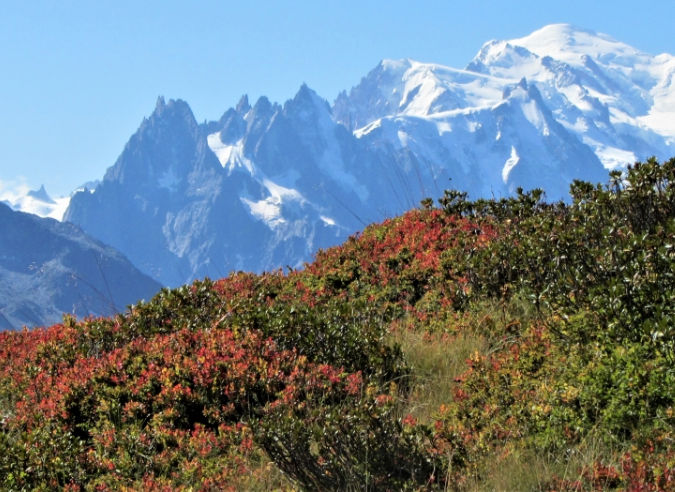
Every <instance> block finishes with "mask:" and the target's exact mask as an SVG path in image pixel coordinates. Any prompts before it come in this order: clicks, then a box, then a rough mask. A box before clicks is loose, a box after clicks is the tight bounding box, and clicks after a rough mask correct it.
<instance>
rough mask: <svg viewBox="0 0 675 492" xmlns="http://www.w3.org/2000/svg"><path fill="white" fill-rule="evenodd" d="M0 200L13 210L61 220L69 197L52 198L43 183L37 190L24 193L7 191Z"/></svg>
mask: <svg viewBox="0 0 675 492" xmlns="http://www.w3.org/2000/svg"><path fill="white" fill-rule="evenodd" d="M0 202H2V203H4V204H5V205H7V206H8V207H10V208H12V209H13V210H19V211H21V212H26V213H29V214H33V215H37V216H39V217H49V218H51V219H56V220H63V214H64V213H65V211H66V209H67V208H68V204H69V203H70V197H62V198H56V199H53V198H52V197H50V196H49V195H48V194H47V190H45V187H44V185H42V186H41V187H40V189H38V190H29V191H27V192H25V193H7V194H6V195H4V196H2V197H0Z"/></svg>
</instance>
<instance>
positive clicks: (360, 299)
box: [0, 160, 675, 491]
mask: <svg viewBox="0 0 675 492" xmlns="http://www.w3.org/2000/svg"><path fill="white" fill-rule="evenodd" d="M542 198H543V197H542V194H541V193H540V192H539V191H537V190H535V191H532V192H530V193H522V192H520V193H518V195H517V196H515V197H514V198H510V199H504V200H499V201H495V200H490V201H488V200H481V201H476V202H469V201H467V200H466V196H465V195H463V194H462V193H459V192H454V191H449V192H446V193H445V196H444V197H443V198H441V199H440V200H439V206H438V207H435V206H434V205H433V203H432V201H431V200H426V201H425V202H423V208H421V209H420V210H414V211H411V212H409V213H407V214H405V215H404V216H402V217H399V218H396V219H392V220H388V221H385V222H384V223H383V224H380V225H375V226H370V227H368V228H367V229H366V230H365V231H364V232H363V233H362V234H360V235H357V236H355V237H353V238H351V239H350V240H349V241H347V242H346V243H345V244H344V245H342V246H340V247H336V248H331V249H329V250H327V251H321V252H319V253H318V255H317V257H316V260H315V261H314V262H313V263H312V264H309V265H307V266H306V268H305V269H303V270H302V271H292V272H289V273H288V274H285V275H284V274H282V273H281V272H276V273H270V274H264V275H259V276H258V275H252V274H244V273H237V274H233V275H231V276H229V277H228V278H226V279H222V280H219V281H217V282H211V281H209V280H208V279H207V280H205V281H203V282H196V283H194V284H193V285H191V286H185V287H183V288H180V289H175V290H164V291H162V292H161V293H160V294H158V295H157V296H156V297H155V298H154V299H153V300H152V301H150V302H149V303H146V304H139V305H137V306H134V307H133V308H131V309H130V311H129V312H128V313H126V314H124V315H119V316H117V317H115V318H109V319H107V318H105V319H86V320H84V321H79V322H78V321H76V320H75V319H73V318H69V317H66V318H65V319H64V322H63V324H61V325H57V326H53V327H51V328H48V329H43V330H34V331H24V332H21V333H14V332H4V333H1V334H0V487H1V488H2V489H3V490H53V489H55V488H65V489H67V490H156V491H160V490H161V491H163V490H260V491H262V490H269V491H271V490H298V489H301V490H336V491H338V490H339V491H342V490H364V491H386V490H392V491H397V490H458V491H469V490H471V491H474V490H475V491H480V490H533V491H572V490H574V491H577V490H579V491H580V490H629V491H656V490H675V470H674V469H675V453H674V452H673V451H671V448H672V447H673V442H672V441H673V438H675V427H674V425H675V415H674V413H673V405H674V399H675V365H674V360H673V359H674V358H675V329H674V328H675V325H674V323H673V321H674V320H673V316H674V315H675V268H674V267H675V160H671V161H669V162H667V163H664V164H662V165H661V164H658V163H657V162H656V161H654V160H652V161H649V162H647V163H644V164H638V165H636V166H634V167H633V168H631V169H629V170H628V172H627V174H625V175H621V174H620V173H613V174H612V175H611V181H610V182H609V184H608V185H607V186H600V185H591V184H588V183H582V182H577V183H575V184H574V185H573V186H572V188H571V201H570V202H569V203H567V204H565V203H554V204H547V203H545V202H544V201H543V200H542Z"/></svg>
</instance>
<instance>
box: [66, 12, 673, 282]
mask: <svg viewBox="0 0 675 492" xmlns="http://www.w3.org/2000/svg"><path fill="white" fill-rule="evenodd" d="M674 70H675V61H673V57H671V56H670V55H659V56H656V57H654V56H651V55H647V54H644V53H641V52H639V51H637V50H635V49H633V48H631V47H629V46H627V45H625V44H622V43H620V42H618V41H615V40H613V39H611V38H609V37H607V36H604V35H601V34H595V33H593V32H591V31H586V30H582V29H577V28H574V27H572V26H568V25H553V26H548V27H546V28H544V29H542V30H540V31H537V32H535V33H533V34H532V35H530V36H528V37H525V38H522V39H517V40H512V41H492V42H489V43H487V44H486V45H484V46H483V48H482V49H481V50H480V51H479V53H478V55H477V56H476V58H475V59H474V60H473V61H471V62H470V63H469V65H468V66H467V67H466V68H465V69H463V70H460V69H454V68H449V67H443V66H440V65H435V64H430V63H420V62H416V61H413V60H401V61H391V60H385V61H383V62H382V63H380V64H379V65H378V66H377V67H376V68H375V69H374V70H372V71H371V72H370V73H369V74H368V75H367V76H366V77H364V78H363V79H362V80H361V82H360V83H359V84H358V85H357V86H356V87H354V88H352V89H351V90H350V91H349V93H347V92H343V93H341V94H340V95H339V96H338V97H337V99H336V101H335V103H334V104H333V106H332V107H331V106H330V105H329V104H328V103H327V102H326V101H325V100H324V99H322V98H321V97H320V96H318V95H317V94H316V93H315V92H314V91H312V90H311V89H310V88H308V87H307V86H304V85H303V86H302V87H301V89H300V90H299V92H298V94H297V95H296V96H295V97H294V98H293V99H291V100H289V101H287V102H286V103H284V104H283V105H279V104H276V103H271V102H270V101H269V100H267V99H266V98H264V97H262V98H260V99H259V100H258V101H257V102H256V103H255V104H254V105H253V106H251V105H250V104H249V101H248V99H247V98H246V97H244V98H242V99H241V101H240V102H239V104H238V105H237V106H236V107H234V108H231V109H229V110H227V111H226V112H225V114H224V115H223V116H222V118H220V120H218V121H213V122H208V123H204V124H201V125H200V124H198V123H197V122H196V121H195V118H194V116H193V114H192V112H191V110H190V108H189V106H188V105H187V103H185V102H183V101H180V100H178V101H173V100H172V101H169V102H168V103H167V102H165V101H164V100H163V99H162V98H160V99H159V100H158V103H157V106H156V108H155V111H154V112H153V114H152V115H151V116H150V117H149V118H147V119H145V120H144V121H143V123H142V124H141V126H140V128H139V130H138V131H137V132H136V134H135V135H134V136H132V137H131V139H130V141H129V142H128V144H127V145H126V147H125V149H124V151H123V152H122V154H121V156H120V157H119V159H118V160H117V162H116V163H115V165H114V166H113V167H111V168H110V169H109V170H108V172H107V173H106V175H105V177H104V178H103V181H102V182H101V183H100V184H99V185H98V186H96V188H95V189H85V190H82V191H80V192H77V193H75V194H74V195H73V197H72V199H71V201H70V204H69V207H68V210H67V211H66V213H65V220H68V221H72V222H74V223H76V224H79V225H80V226H81V227H82V228H83V229H84V230H85V231H87V232H88V233H90V234H92V235H94V236H96V237H97V238H99V239H101V240H102V241H104V242H106V243H108V244H110V245H112V246H114V247H115V248H117V249H119V250H120V251H122V252H123V253H124V254H126V255H127V256H128V257H129V258H130V259H131V261H132V262H133V263H134V264H135V265H136V266H138V267H139V268H140V269H141V270H143V271H144V272H146V273H148V274H150V275H152V276H154V277H155V278H157V279H159V280H160V281H161V282H162V283H164V284H165V285H178V284H182V283H184V282H187V281H189V280H191V279H193V278H197V277H203V276H206V275H209V276H212V277H213V276H222V275H224V274H226V273H228V272H229V271H230V270H232V269H243V270H253V271H260V270H263V269H270V268H277V267H283V266H286V265H289V266H291V267H298V266H301V265H302V263H303V261H306V260H308V259H310V257H311V254H312V253H313V252H314V251H316V250H317V249H318V248H320V247H326V246H330V245H333V244H337V243H339V242H341V241H343V240H344V239H345V237H346V236H347V235H349V234H350V233H353V232H354V231H356V230H358V229H361V228H363V226H364V225H365V224H367V223H368V222H371V221H375V220H382V219H383V218H385V217H388V216H393V215H396V214H398V213H401V212H403V211H404V210H407V209H409V208H411V207H414V206H416V205H417V204H418V203H419V201H420V200H421V199H422V198H425V197H438V196H440V195H441V194H442V192H443V190H444V189H446V188H448V187H451V186H452V187H455V188H459V189H463V190H466V191H468V192H469V194H470V196H472V197H474V198H476V197H479V196H506V195H508V194H510V193H513V192H514V190H515V189H516V188H517V187H523V188H525V189H530V188H535V187H539V188H543V189H544V190H545V191H546V193H547V196H548V198H549V199H559V198H564V197H565V196H566V194H567V190H568V188H569V184H570V183H571V182H572V181H573V180H574V179H584V180H588V181H593V182H604V181H606V180H607V171H608V169H615V168H621V167H623V166H625V165H627V164H630V163H632V162H634V161H636V160H641V159H645V158H647V157H650V156H652V155H656V156H657V157H659V158H661V159H664V158H669V157H671V154H672V153H673V152H672V150H673V145H674V144H673V142H674V140H675V120H673V118H671V116H673V115H675V89H674V88H671V79H672V75H671V74H672V73H675V72H674ZM449 178H451V179H452V183H450V182H449V181H448V179H449Z"/></svg>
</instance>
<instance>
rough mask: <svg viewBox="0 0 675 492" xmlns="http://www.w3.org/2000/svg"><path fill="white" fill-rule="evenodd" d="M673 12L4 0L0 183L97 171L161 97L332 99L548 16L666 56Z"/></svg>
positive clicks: (501, 5)
mask: <svg viewBox="0 0 675 492" xmlns="http://www.w3.org/2000/svg"><path fill="white" fill-rule="evenodd" d="M674 18H675V2H672V0H671V1H652V0H642V1H635V0H612V1H609V0H598V1H596V0H583V1H582V0H558V1H548V0H536V1H535V0H512V1H508V0H499V1H496V0H490V1H488V0H472V1H470V2H469V1H459V0H445V1H444V0H426V1H425V0H417V1H411V0H386V1H384V0H382V1H381V0H373V1H369V0H359V1H355V0H335V1H334V0H311V1H305V0H299V1H289V2H284V1H280V0H276V1H273V0H236V1H234V0H220V1H215V0H214V1H212V0H203V1H200V0H192V1H190V2H188V1H177V0H163V1H155V0H134V1H130V0H114V1H108V0H97V1H95V2H92V1H90V0H87V1H84V0H82V1H67V0H62V1H59V2H53V1H46V0H35V1H27V2H19V1H10V0H5V1H3V2H0V74H1V75H0V194H1V193H2V191H3V189H5V190H7V189H8V188H16V187H17V186H20V185H24V186H29V187H31V188H36V187H39V186H40V184H42V183H44V184H45V186H46V187H47V191H48V192H50V193H51V194H52V195H53V196H60V195H63V194H68V193H69V192H70V191H72V189H74V188H75V187H76V186H78V185H80V184H82V183H84V182H85V181H89V180H93V179H97V178H101V177H102V176H103V173H104V172H105V169H106V168H107V167H109V166H111V165H112V164H114V162H115V159H116V158H117V156H118V155H119V154H120V152H121V151H122V149H123V147H124V144H125V143H126V141H127V140H128V139H129V137H130V136H131V134H132V133H133V132H134V131H135V130H136V129H137V128H138V126H139V124H140V122H141V121H142V119H143V117H144V116H147V115H149V114H150V113H151V112H152V110H153V108H154V105H155V100H156V98H157V96H158V95H164V96H165V97H166V98H181V99H184V100H186V101H187V102H188V103H189V104H190V106H191V107H192V109H193V112H194V113H195V116H196V117H197V119H198V120H199V121H203V120H205V119H216V118H218V117H220V115H221V114H222V113H223V112H224V111H225V110H226V109H227V108H229V107H230V106H233V105H235V104H236V102H237V100H238V99H239V97H240V96H241V95H242V94H245V93H246V94H248V95H249V97H250V98H251V99H252V100H255V99H257V98H258V97H259V96H260V95H266V96H268V97H269V98H270V99H271V100H273V101H277V102H283V101H285V100H286V99H289V98H291V97H293V95H294V94H295V93H296V92H297V90H298V88H299V87H300V85H301V84H302V83H303V82H306V83H307V84H308V85H309V86H310V87H311V88H313V89H314V90H316V91H317V92H318V93H319V94H320V95H321V96H323V97H325V98H326V99H328V100H329V101H330V102H332V101H333V99H334V98H335V96H336V95H337V93H338V92H339V91H340V90H342V89H349V88H351V87H352V86H353V85H355V84H357V83H358V82H359V80H360V78H361V77H363V76H364V75H365V74H367V73H368V71H369V70H371V69H372V68H374V67H375V66H376V65H377V63H378V62H379V61H380V60H381V59H383V58H406V57H409V58H413V59H416V60H420V61H426V62H434V63H440V64H445V65H449V66H453V67H456V68H461V67H464V66H465V65H466V64H467V63H468V62H469V61H470V60H471V59H472V58H473V56H474V55H475V54H476V53H477V52H478V50H479V49H480V47H481V46H482V45H483V43H485V42H487V41H489V40H491V39H510V38H517V37H522V36H524V35H527V34H529V33H530V32H532V31H534V30H536V29H539V28H541V27H543V26H544V25H547V24H551V23H558V22H566V23H571V24H575V25H577V26H579V27H584V28H588V29H592V30H595V31H598V32H603V33H606V34H609V35H611V36H613V37H615V38H617V39H619V40H621V41H623V42H625V43H628V44H630V45H633V46H635V47H636V48H639V49H641V50H643V51H646V52H649V53H652V54H659V53H663V52H668V53H674V54H675V36H673V34H672V32H673V31H672V23H673V19H674Z"/></svg>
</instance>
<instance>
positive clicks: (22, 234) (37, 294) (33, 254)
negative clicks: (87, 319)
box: [0, 204, 161, 329]
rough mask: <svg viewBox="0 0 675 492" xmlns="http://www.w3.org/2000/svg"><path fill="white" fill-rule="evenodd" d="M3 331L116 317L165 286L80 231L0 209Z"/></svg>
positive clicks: (0, 298) (0, 207) (8, 209)
mask: <svg viewBox="0 0 675 492" xmlns="http://www.w3.org/2000/svg"><path fill="white" fill-rule="evenodd" d="M0 231H2V234H0V329H18V328H20V327H21V326H22V325H26V326H31V327H32V326H41V325H49V324H53V323H56V322H59V321H60V320H61V316H62V314H63V313H72V314H75V315H77V316H79V317H82V316H86V315H96V316H98V315H112V314H115V313H116V312H123V311H124V309H125V308H126V306H127V305H128V304H134V303H136V302H138V301H139V300H141V299H146V300H148V299H150V298H151V297H152V296H153V295H154V294H156V293H157V292H158V291H159V289H160V288H161V285H160V284H159V283H158V282H156V281H155V280H153V279H152V278H150V277H148V276H146V275H144V274H143V273H141V272H140V271H139V270H138V269H136V268H135V267H134V266H133V265H132V264H131V262H129V260H128V259H127V258H125V257H124V256H123V255H122V254H120V253H119V252H117V251H115V250H114V249H112V248H110V247H108V246H105V245H104V244H102V243H101V242H100V241H98V240H96V239H94V238H93V237H91V236H88V235H87V234H85V233H84V232H83V231H82V230H81V229H80V228H79V227H77V226H75V225H74V224H70V223H61V222H58V221H56V220H53V219H43V218H40V217H37V216H35V215H31V214H26V213H22V212H15V211H13V210H11V209H10V208H9V207H7V206H5V205H2V204H0Z"/></svg>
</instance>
